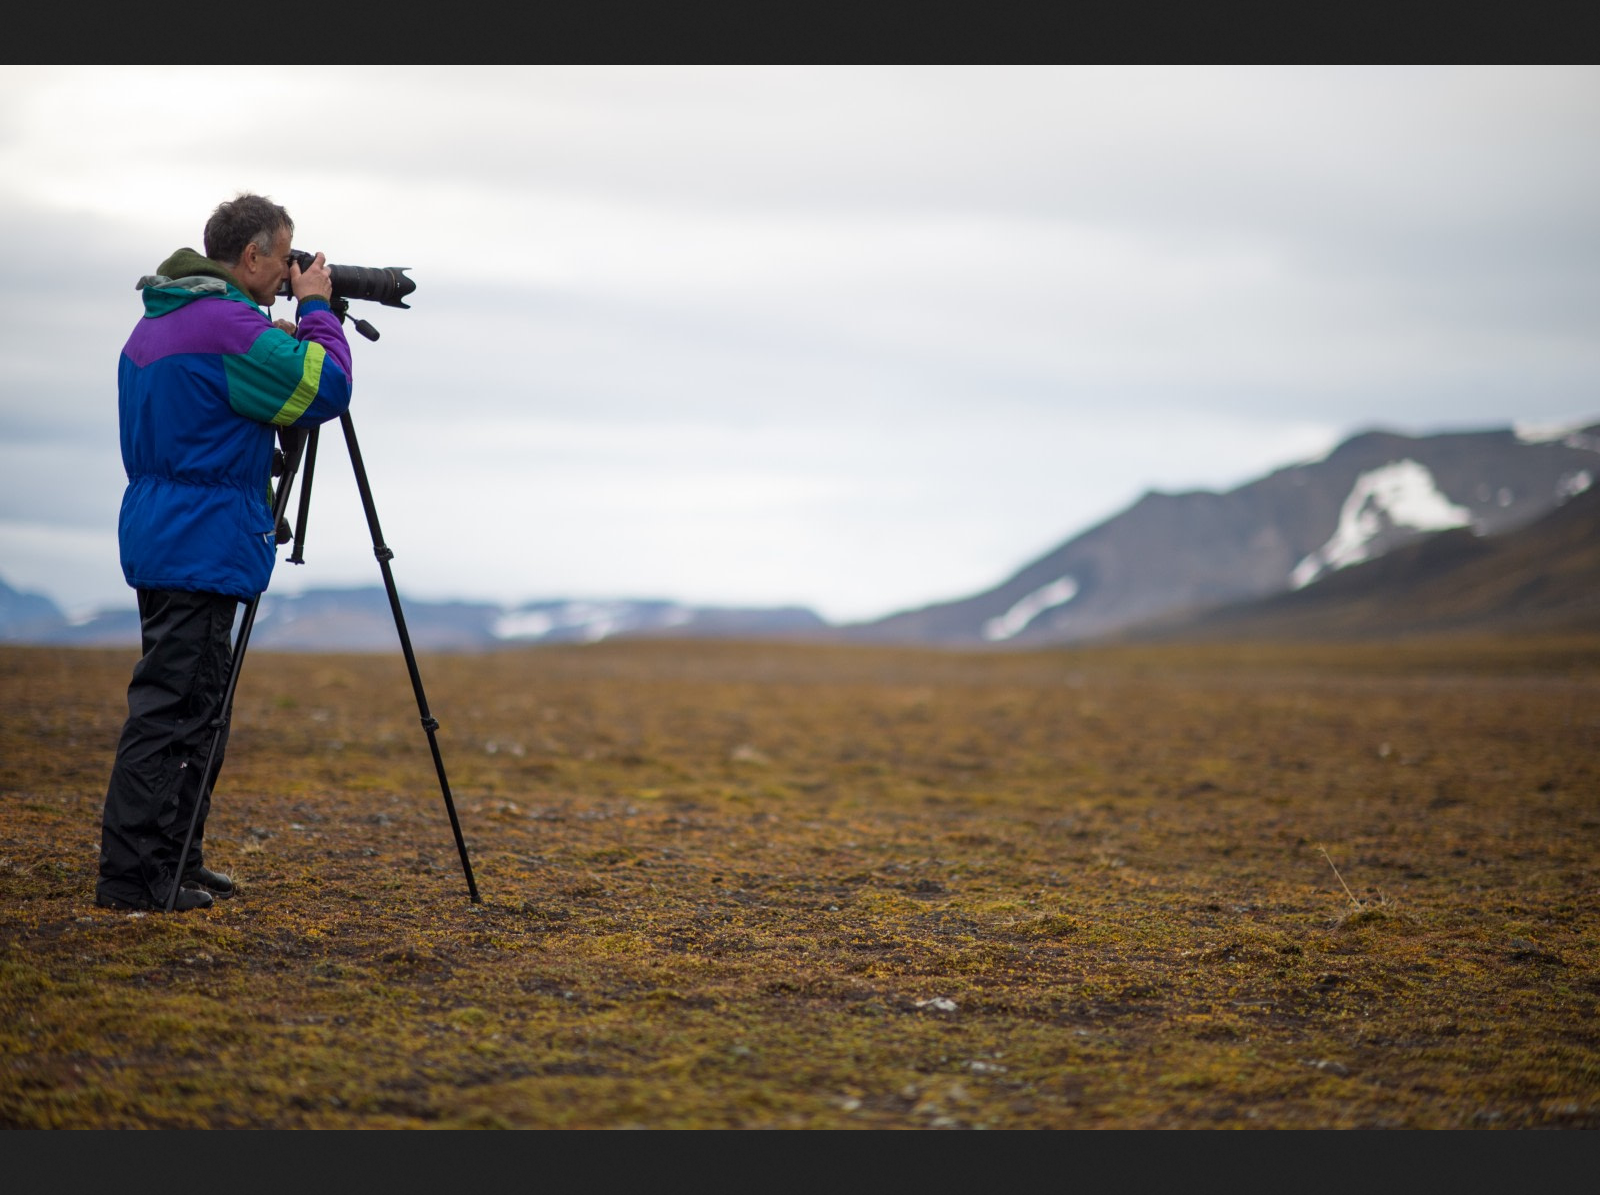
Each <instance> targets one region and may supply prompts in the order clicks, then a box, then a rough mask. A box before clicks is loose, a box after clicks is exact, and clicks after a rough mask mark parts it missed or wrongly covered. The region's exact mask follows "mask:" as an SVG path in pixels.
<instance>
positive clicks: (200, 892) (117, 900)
mask: <svg viewBox="0 0 1600 1195" xmlns="http://www.w3.org/2000/svg"><path fill="white" fill-rule="evenodd" d="M94 903H95V904H96V905H98V906H99V907H100V908H102V909H116V910H118V911H119V912H124V913H131V912H136V911H141V912H151V913H165V912H166V911H167V902H166V901H164V900H162V901H157V900H152V899H151V898H150V897H148V896H142V897H140V898H139V899H138V900H123V899H122V898H121V897H120V896H110V895H107V894H106V893H104V892H96V893H95V896H94ZM211 905H212V900H211V893H209V892H207V891H206V890H205V889H203V888H179V889H178V899H177V901H176V903H174V904H173V906H172V911H173V912H174V913H187V912H188V911H189V910H190V909H209V908H210V907H211Z"/></svg>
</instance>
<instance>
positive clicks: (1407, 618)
mask: <svg viewBox="0 0 1600 1195" xmlns="http://www.w3.org/2000/svg"><path fill="white" fill-rule="evenodd" d="M1572 631H1588V632H1596V631H1600V487H1596V488H1593V489H1590V490H1588V491H1586V492H1584V493H1582V494H1579V495H1577V496H1575V497H1573V498H1572V499H1570V500H1569V501H1567V502H1566V503H1564V504H1563V505H1561V506H1559V507H1557V508H1556V509H1555V510H1554V511H1552V512H1551V513H1549V514H1547V515H1545V516H1544V517H1543V518H1541V519H1538V520H1537V521H1535V522H1533V523H1531V524H1528V525H1526V526H1523V527H1520V528H1518V529H1516V530H1514V531H1506V532H1501V533H1500V534H1498V535H1491V536H1479V535H1474V534H1473V533H1472V532H1471V531H1470V530H1468V529H1466V528H1458V529H1456V530H1452V531H1440V532H1436V533H1435V534H1433V535H1429V536H1425V537H1424V538H1422V539H1420V540H1417V541H1415V542H1412V543H1408V544H1404V545H1402V546H1400V547H1398V548H1395V549H1393V550H1392V551H1390V552H1387V553H1385V554H1384V555H1383V556H1380V557H1379V558H1378V559H1376V560H1369V561H1366V562H1364V563H1362V564H1357V565H1353V566H1351V567H1349V568H1346V569H1343V570H1341V571H1339V572H1335V573H1331V574H1329V575H1328V576H1327V577H1325V578H1323V579H1321V580H1319V581H1317V582H1316V583H1315V584H1312V585H1309V586H1306V587H1305V588H1302V589H1297V590H1290V591H1288V592H1285V593H1279V594H1274V595H1273V596H1271V597H1267V598H1261V599H1258V600H1256V601H1253V602H1242V603H1237V604H1234V605H1229V606H1224V607H1220V608H1218V609H1215V610H1209V611H1202V612H1200V613H1198V614H1191V615H1186V616H1181V617H1175V618H1169V619H1165V620H1159V621H1157V622H1156V623H1151V624H1145V625H1143V626H1139V627H1135V628H1133V629H1131V630H1130V631H1128V632H1126V634H1125V635H1124V636H1121V637H1123V638H1126V639H1130V640H1137V641H1145V642H1149V641H1159V640H1174V639H1181V640H1185V641H1194V640H1203V639H1228V640H1254V639H1294V640H1335V641H1336V640H1354V639H1388V638H1398V637H1400V636H1405V635H1418V634H1434V635H1436V634H1449V633H1459V632H1480V633H1489V634H1540V633H1546V634H1559V633H1563V632H1572Z"/></svg>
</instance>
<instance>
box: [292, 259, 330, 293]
mask: <svg viewBox="0 0 1600 1195" xmlns="http://www.w3.org/2000/svg"><path fill="white" fill-rule="evenodd" d="M289 289H290V290H291V291H293V292H294V297H295V298H297V299H326V300H327V301H328V302H329V303H331V302H333V274H332V273H331V272H330V271H329V269H328V266H327V262H326V261H325V260H324V259H323V256H322V254H320V253H318V254H317V255H316V257H314V258H313V259H312V261H311V265H310V267H309V268H307V269H305V270H301V269H300V264H299V263H298V262H290V263H289Z"/></svg>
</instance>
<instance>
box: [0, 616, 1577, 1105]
mask: <svg viewBox="0 0 1600 1195" xmlns="http://www.w3.org/2000/svg"><path fill="white" fill-rule="evenodd" d="M131 663H132V657H131V656H130V655H129V654H127V653H121V652H97V651H67V650H49V649H25V648H8V649H0V686H3V688H0V695H3V696H4V699H5V702H4V704H5V709H6V711H7V714H6V717H5V718H4V720H3V721H0V910H3V914H4V918H3V923H0V1125H5V1126H12V1127H77V1126H185V1125H193V1126H257V1125H259V1126H283V1127H301V1126H358V1127H380V1126H425V1125H426V1126H485V1127H489V1126H517V1127H523V1126H528V1127H602V1126H605V1127H612V1126H629V1125H644V1126H651V1127H669V1128H699V1127H796V1128H810V1127H818V1128H820V1127H863V1128H874V1127H897V1128H966V1127H996V1128H1000V1127H1008V1128H1034V1127H1038V1128H1043V1127H1101V1126H1105V1127H1112V1126H1115V1127H1151V1126H1154V1127H1211V1126H1218V1125H1238V1126H1259V1127H1267V1126H1282V1127H1287V1126H1332V1127H1356V1126H1395V1127H1400V1126H1405V1127H1428V1128H1447V1127H1489V1126H1502V1127H1512V1126H1519V1127H1520V1126H1548V1127H1596V1126H1600V1029H1597V1024H1600V1022H1597V1020H1596V1016H1595V1012H1596V1003H1597V1000H1600V928H1597V921H1596V913H1597V911H1600V884H1597V878H1600V871H1597V863H1600V809H1597V806H1596V802H1595V798H1596V794H1597V793H1600V643H1597V642H1596V641H1594V640H1593V639H1588V640H1576V641H1549V642H1538V643H1526V642H1511V641H1504V642H1484V643H1475V644H1462V643H1457V644H1439V645H1426V644H1424V645H1414V646H1410V647H1403V648H1401V647H1394V648H1361V649H1356V648H1344V649H1338V650H1334V649H1326V650H1323V649H1310V648H1300V649H1290V648H1268V647H1252V648H1249V649H1229V648H1225V647H1217V648H1205V649H1199V648H1194V649H1185V648H1179V647H1169V648H1137V649H1136V648H1123V649H1105V650H1094V651H1090V650H1083V651H1073V652H1056V653H1033V654H1008V655H976V654H944V653H935V652H916V651H888V650H882V651H880V650H868V649H849V648H842V647H841V648H831V647H830V648H800V647H780V646H752V645H727V644H693V643H635V644H627V643H607V644H599V645H595V646H592V647H587V648H571V649H542V650H532V651H526V652H515V653H507V654H503V655H494V656H429V657H424V659H423V661H422V665H423V668H422V671H423V678H424V680H425V682H426V683H427V686H428V695H429V698H430V703H431V704H432V706H433V710H434V712H435V714H436V715H437V716H438V717H439V719H440V721H441V723H442V724H443V729H442V731H441V734H440V741H441V746H442V749H443V753H444V759H445V763H446V765H447V767H448V769H449V775H450V780H451V784H452V787H453V789H454V791H455V794H456V799H457V803H458V806H459V808H460V811H461V817H462V822H463V825H464V827H465V829H466V833H467V836H468V841H469V844H470V846H471V849H472V852H473V859H474V863H475V866H476V869H477V876H478V882H479V885H480V887H481V889H482V891H483V894H484V897H485V904H484V905H483V906H481V907H479V906H473V905H471V904H469V902H468V901H467V899H466V889H465V884H464V882H463V880H462V876H461V871H460V867H459V863H458V861H457V859H456V855H455V848H454V844H453V842H452V839H451V836H450V830H449V826H448V823H447V821H446V819H445V816H444V811H443V803H442V801H441V799H440V795H439V790H438V786H437V783H436V780H435V778H434V774H433V769H432V764H431V760H430V757H429V755H428V751H427V741H426V738H425V737H424V736H423V734H422V731H421V729H420V727H419V726H418V725H417V717H416V708H415V704H414V702H413V699H412V696H411V690H410V686H409V682H408V680H407V678H406V675H405V671H404V666H403V662H402V661H401V660H400V658H399V653H398V651H397V652H396V653H394V655H393V656H382V655H379V656H343V657H336V656H288V655H272V654H270V653H264V652H262V653H255V652H253V653H252V655H251V658H250V661H249V663H248V665H247V667H246V670H245V676H244V679H243V682H242V684H241V688H240V696H239V707H238V711H237V715H236V720H235V732H234V737H233V741H232V745H231V747H230V757H229V761H228V766H227V768H226V770H225V771H224V774H223V783H222V788H221V790H220V791H219V793H218V794H217V799H216V810H215V812H214V813H213V815H212V824H211V828H210V832H209V835H208V862H210V863H211V864H212V865H213V866H217V867H220V868H222V869H224V870H231V871H232V872H233V874H234V875H235V876H236V878H237V879H238V880H239V882H240V885H241V889H242V891H241V894H240V895H239V896H238V897H237V898H236V899H234V900H232V901H229V902H223V903H219V904H218V906H217V907H216V908H215V909H214V910H213V911H210V912H207V913H198V914H189V915H182V916H176V917H165V916H161V915H148V916H129V915H125V914H117V913H112V912H109V911H106V910H100V909H96V908H94V907H93V903H92V890H93V882H94V867H95V854H96V847H97V842H98V821H99V809H100V803H101V800H102V797H103V793H104V785H105V778H106V774H107V771H108V768H109V765H110V759H111V754H112V751H113V748H114V745H115V740H116V735H117V731H118V729H119V727H120V723H121V718H122V714H123V708H122V701H121V695H122V691H123V689H124V688H125V686H126V683H127V676H128V669H129V667H130V666H131ZM1324 852H1326V853H1324ZM1335 861H1337V864H1336V865H1335Z"/></svg>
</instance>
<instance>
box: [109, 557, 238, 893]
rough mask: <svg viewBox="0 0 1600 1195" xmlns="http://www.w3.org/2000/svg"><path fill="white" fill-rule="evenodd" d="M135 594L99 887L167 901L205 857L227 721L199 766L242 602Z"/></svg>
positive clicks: (225, 681) (160, 591) (208, 596)
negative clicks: (136, 625)
mask: <svg viewBox="0 0 1600 1195" xmlns="http://www.w3.org/2000/svg"><path fill="white" fill-rule="evenodd" d="M138 592H139V619H140V623H141V627H142V639H143V651H144V654H143V656H142V657H141V658H140V660H139V662H138V663H137V664H135V665H134V668H133V681H132V683H130V684H129V685H128V720H127V722H126V723H124V724H123V727H122V738H121V739H120V740H119V741H118V743H117V758H116V762H115V763H114V764H113V765H112V768H111V783H110V785H109V786H108V787H107V789H106V807H105V813H104V816H103V817H102V819H101V827H100V882H99V888H98V890H99V893H100V894H101V895H105V896H114V897H117V898H119V899H121V900H128V901H148V900H153V901H157V902H164V901H165V900H166V899H167V895H168V893H169V892H170V891H171V890H172V885H173V884H174V883H176V882H179V881H180V880H181V879H182V875H183V873H184V872H188V871H191V870H193V869H194V868H196V867H199V866H200V864H201V860H202V853H201V836H202V835H203V834H204V832H205V825H206V814H207V813H208V812H209V809H210V805H211V800H210V792H211V787H212V785H214V784H215V783H216V779H217V773H218V772H219V771H220V770H221V768H222V756H223V751H224V749H225V748H226V746H227V739H228V729H227V727H226V725H224V726H223V728H222V737H221V741H220V742H219V744H218V749H217V754H216V757H215V760H214V761H213V764H212V769H211V775H210V776H209V777H207V778H206V781H205V783H201V780H200V771H201V769H203V768H204V767H205V764H206V755H207V753H208V752H209V751H210V749H211V736H212V733H213V727H212V722H213V721H214V720H215V719H216V717H217V713H218V711H219V710H220V708H221V705H222V698H223V694H224V692H225V690H226V689H227V685H228V669H229V667H230V665H231V663H232V660H233V640H232V632H233V620H234V615H235V614H236V613H237V612H238V609H239V600H238V599H237V598H232V597H224V596H222V595H220V594H215V593H182V592H177V591H174V590H165V589H155V590H152V589H141V590H139V591H138ZM196 800H199V802H200V816H199V818H198V819H197V821H196V825H195V835H194V841H193V843H192V844H191V845H190V847H189V857H188V860H187V862H186V864H185V866H184V867H183V868H182V869H181V870H180V868H179V867H178V853H179V851H181V850H182V849H183V838H184V835H185V834H187V833H188V831H189V819H190V817H191V816H192V815H193V813H194V806H195V801H196Z"/></svg>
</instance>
